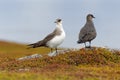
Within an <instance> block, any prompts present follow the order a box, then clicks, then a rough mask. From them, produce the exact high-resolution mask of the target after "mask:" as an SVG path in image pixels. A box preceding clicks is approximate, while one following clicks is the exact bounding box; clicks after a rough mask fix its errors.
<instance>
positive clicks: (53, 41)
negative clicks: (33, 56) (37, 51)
mask: <svg viewBox="0 0 120 80" xmlns="http://www.w3.org/2000/svg"><path fill="white" fill-rule="evenodd" d="M55 23H56V28H55V30H54V31H53V32H52V33H50V34H48V35H47V36H46V37H45V38H44V39H43V40H41V41H38V42H36V43H33V44H29V45H28V46H30V47H29V48H37V47H42V46H43V47H49V48H51V52H52V49H53V48H55V49H56V53H57V47H58V46H59V45H60V44H61V43H62V42H63V41H64V39H65V31H64V29H63V26H62V20H61V19H56V21H55Z"/></svg>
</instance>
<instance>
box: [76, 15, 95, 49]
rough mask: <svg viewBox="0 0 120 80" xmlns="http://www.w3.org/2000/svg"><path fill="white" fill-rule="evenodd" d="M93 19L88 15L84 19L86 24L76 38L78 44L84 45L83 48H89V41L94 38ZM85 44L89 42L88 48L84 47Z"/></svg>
mask: <svg viewBox="0 0 120 80" xmlns="http://www.w3.org/2000/svg"><path fill="white" fill-rule="evenodd" d="M93 18H95V17H94V16H93V15H92V14H88V15H87V17H86V24H85V25H84V27H82V29H81V30H80V33H79V37H78V41H77V43H78V44H81V43H84V44H85V48H91V41H92V40H93V39H95V38H96V35H97V33H96V29H95V27H94V24H93V21H92V19H93ZM86 42H89V46H86Z"/></svg>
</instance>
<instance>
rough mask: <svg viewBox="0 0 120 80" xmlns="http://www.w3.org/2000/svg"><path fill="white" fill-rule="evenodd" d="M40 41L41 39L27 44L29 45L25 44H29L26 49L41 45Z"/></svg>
mask: <svg viewBox="0 0 120 80" xmlns="http://www.w3.org/2000/svg"><path fill="white" fill-rule="evenodd" d="M41 43H42V41H39V42H37V43H33V44H29V45H27V46H29V47H28V48H27V49H30V48H37V47H40V46H42V44H41Z"/></svg>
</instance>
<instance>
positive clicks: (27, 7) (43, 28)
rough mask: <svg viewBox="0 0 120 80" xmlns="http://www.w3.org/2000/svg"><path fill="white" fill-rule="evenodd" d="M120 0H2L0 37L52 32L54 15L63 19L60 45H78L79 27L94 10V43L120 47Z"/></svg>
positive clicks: (28, 38)
mask: <svg viewBox="0 0 120 80" xmlns="http://www.w3.org/2000/svg"><path fill="white" fill-rule="evenodd" d="M119 4H120V1H119V0H116V1H113V0H109V1H108V0H106V1H104V0H100V1H98V0H93V1H89V0H81V1H79V0H76V1H71V0H50V1H49V0H10V1H7V0H1V1H0V28H1V29H0V40H5V41H12V42H18V43H34V42H37V41H39V40H42V39H43V38H44V37H45V36H46V35H48V34H49V33H51V32H52V31H53V30H54V29H55V27H56V25H55V24H54V21H55V19H57V18H61V19H62V20H63V27H64V30H65V32H66V38H65V41H64V42H63V43H62V44H61V45H60V46H59V47H67V48H79V47H84V44H79V45H78V44H77V40H78V34H79V31H80V29H81V28H82V27H83V26H84V24H85V23H86V15H87V14H89V13H91V14H93V15H94V16H95V17H96V18H95V19H94V20H93V22H94V25H95V28H96V30H97V37H96V39H94V40H93V41H92V46H100V47H101V46H102V47H105V46H106V47H109V48H117V49H120V45H119V41H120V37H119V34H120V31H119V29H120V27H119V26H120V22H119V21H120V16H119V14H120V10H119V7H120V5H119Z"/></svg>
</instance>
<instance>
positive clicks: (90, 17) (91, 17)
mask: <svg viewBox="0 0 120 80" xmlns="http://www.w3.org/2000/svg"><path fill="white" fill-rule="evenodd" d="M86 18H87V20H88V21H91V20H92V19H93V18H95V17H94V16H93V15H92V14H88V15H87V17H86Z"/></svg>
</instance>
